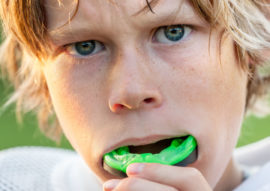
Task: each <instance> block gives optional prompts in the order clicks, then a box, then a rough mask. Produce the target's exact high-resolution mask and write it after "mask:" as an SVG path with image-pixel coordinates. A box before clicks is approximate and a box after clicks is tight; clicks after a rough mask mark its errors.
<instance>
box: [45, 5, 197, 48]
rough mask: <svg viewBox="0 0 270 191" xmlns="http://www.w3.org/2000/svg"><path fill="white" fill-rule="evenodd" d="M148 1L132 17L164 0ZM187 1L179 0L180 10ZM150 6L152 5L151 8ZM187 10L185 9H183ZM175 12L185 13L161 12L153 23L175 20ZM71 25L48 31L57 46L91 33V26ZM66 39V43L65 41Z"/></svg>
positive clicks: (184, 17)
mask: <svg viewBox="0 0 270 191" xmlns="http://www.w3.org/2000/svg"><path fill="white" fill-rule="evenodd" d="M146 2H148V3H149V5H148V4H146V5H145V6H144V7H143V8H142V9H140V10H139V11H137V12H135V13H134V14H132V15H131V17H141V16H142V17H143V16H144V15H145V14H148V13H149V11H150V12H152V11H154V10H153V9H152V8H153V7H155V6H157V5H159V4H161V3H162V2H163V1H162V0H161V1H160V0H151V1H149V0H146ZM185 2H187V1H186V0H179V7H178V10H179V9H181V7H182V5H183V4H185ZM149 6H150V7H151V9H152V11H151V9H150V8H149ZM188 6H189V7H190V6H191V5H189V4H188ZM183 11H185V10H183ZM175 14H183V12H182V11H176V10H175V11H173V12H167V13H164V14H162V16H161V17H160V15H159V14H157V15H156V16H157V17H156V19H155V21H153V22H152V23H155V22H164V21H166V20H170V18H172V19H171V20H173V19H174V18H175V17H176V15H175ZM191 18H194V17H193V15H191V16H190V15H182V16H181V20H182V21H185V20H190V19H191ZM70 27H71V25H70V23H68V25H65V26H62V27H59V28H57V29H53V30H49V31H48V35H49V37H50V38H51V40H52V42H53V44H55V45H56V46H57V45H59V44H64V43H65V44H68V42H65V41H64V40H63V39H69V43H72V41H74V42H75V41H82V39H81V38H80V37H81V36H87V35H89V31H91V30H89V26H84V25H82V26H80V27H78V28H73V29H72V30H71V28H70ZM77 33H80V34H81V35H80V37H77V36H76V35H75V34H77ZM63 41H64V43H63Z"/></svg>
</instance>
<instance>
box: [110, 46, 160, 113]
mask: <svg viewBox="0 0 270 191" xmlns="http://www.w3.org/2000/svg"><path fill="white" fill-rule="evenodd" d="M142 60H144V62H142ZM147 60H148V59H146V58H145V57H144V58H143V55H142V54H138V53H137V54H131V51H130V52H129V53H128V54H121V56H118V58H117V59H116V61H115V64H114V67H113V69H112V72H111V78H110V82H111V86H110V87H111V89H110V95H109V108H110V110H111V111H112V112H114V113H119V112H125V111H131V110H138V109H153V108H157V107H160V106H161V104H162V95H161V92H160V89H159V85H158V81H157V80H156V79H158V78H157V76H154V75H153V74H152V73H151V63H150V62H147Z"/></svg>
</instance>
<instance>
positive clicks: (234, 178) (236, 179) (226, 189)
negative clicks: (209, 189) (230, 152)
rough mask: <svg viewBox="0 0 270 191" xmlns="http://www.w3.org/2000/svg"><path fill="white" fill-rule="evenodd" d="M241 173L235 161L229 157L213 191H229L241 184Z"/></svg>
mask: <svg viewBox="0 0 270 191" xmlns="http://www.w3.org/2000/svg"><path fill="white" fill-rule="evenodd" d="M242 180H243V173H242V171H241V169H240V167H239V166H238V165H237V164H236V162H235V161H234V160H233V159H231V160H230V162H229V164H228V166H227V168H226V170H225V172H224V174H223V175H222V177H221V179H220V181H219V182H218V184H217V186H216V187H215V189H214V191H231V190H233V189H234V188H236V187H237V186H238V185H240V184H241V182H242Z"/></svg>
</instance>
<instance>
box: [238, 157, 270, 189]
mask: <svg viewBox="0 0 270 191" xmlns="http://www.w3.org/2000/svg"><path fill="white" fill-rule="evenodd" d="M269 190H270V162H268V163H266V164H265V165H264V166H263V167H261V168H260V169H259V170H258V171H257V172H256V173H255V174H253V175H252V176H250V177H249V178H248V179H247V180H246V181H244V182H243V183H242V184H241V185H240V186H238V187H237V188H236V189H235V190H234V191H269Z"/></svg>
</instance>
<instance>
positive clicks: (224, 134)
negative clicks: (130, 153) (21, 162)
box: [1, 0, 270, 191]
mask: <svg viewBox="0 0 270 191" xmlns="http://www.w3.org/2000/svg"><path fill="white" fill-rule="evenodd" d="M266 8H267V4H266V2H264V1H256V2H254V1H251V0H250V1H237V0H227V1H225V0H223V1H207V0H206V1H200V0H190V1H185V0H170V1H168V0H160V1H155V0H153V1H151V2H148V1H147V2H145V1H143V0H136V1H121V0H119V1H108V0H98V1H96V0H95V1H92V0H80V1H75V2H74V1H73V0H63V1H59V2H57V1H55V0H46V1H45V2H42V1H31V0H29V1H27V2H24V1H16V2H15V1H2V2H1V16H2V19H3V23H4V28H5V30H6V34H7V37H6V41H5V42H4V44H3V50H2V52H6V53H5V55H6V56H5V58H6V60H5V62H3V67H4V68H6V69H7V72H8V73H9V75H10V76H11V80H12V81H13V82H14V84H15V87H16V91H15V93H14V95H13V97H11V99H10V102H9V103H11V102H14V101H16V100H18V103H19V106H20V107H21V108H20V107H19V109H24V110H26V111H27V110H32V109H36V110H37V111H38V117H39V120H40V126H41V128H43V130H44V131H45V132H47V134H50V135H51V136H55V137H57V134H59V133H58V132H59V128H57V126H53V127H48V124H49V122H50V121H51V120H50V119H51V117H53V116H54V114H55V115H56V118H57V119H56V122H55V124H57V122H59V126H60V127H61V129H62V131H63V132H64V134H65V135H66V137H67V138H68V140H69V141H70V143H71V144H72V146H73V147H74V149H75V150H76V151H77V152H78V153H79V155H80V156H81V157H82V158H83V159H84V161H85V162H86V164H87V165H88V167H89V168H90V169H91V170H92V171H93V172H94V173H95V175H96V176H97V177H98V178H99V179H100V180H101V181H102V182H103V183H104V182H105V183H104V185H103V189H104V190H106V191H109V190H118V191H120V190H183V191H188V190H212V189H214V190H233V189H234V188H236V187H237V186H239V185H240V184H241V183H242V182H243V181H244V179H245V178H246V177H245V176H244V174H245V173H243V169H241V168H240V167H239V166H238V165H237V164H236V163H235V161H234V159H233V157H232V152H233V149H234V147H235V144H236V142H237V139H238V136H239V132H240V127H241V123H242V120H243V117H244V114H245V112H246V110H247V108H249V107H250V106H251V104H252V102H253V101H254V99H255V97H256V96H258V95H260V94H265V91H264V90H263V91H262V88H263V86H267V84H266V82H267V81H264V80H263V78H262V77H261V76H259V74H258V72H257V68H258V65H260V64H263V63H264V62H265V61H266V58H264V57H263V56H262V51H264V50H268V49H269V47H270V41H269V40H270V23H269V21H268V20H267V18H266ZM7 51H8V54H7ZM265 78H269V77H268V76H266V77H265ZM187 135H192V136H194V137H195V139H196V141H197V148H196V152H197V155H196V157H195V158H193V159H192V162H190V163H188V164H187V167H178V166H168V165H161V164H149V163H148V164H145V163H137V164H131V165H130V166H129V167H128V168H127V177H126V178H120V177H118V176H116V175H113V174H112V173H110V172H109V171H107V170H105V169H104V164H103V156H104V154H106V153H108V152H110V151H113V150H115V149H117V148H119V147H123V146H128V147H131V146H133V148H134V152H136V153H145V152H150V153H154V151H156V150H157V152H159V151H160V150H161V149H162V148H163V146H162V144H161V145H160V144H157V143H159V142H160V141H162V140H165V139H174V138H179V137H180V138H183V137H185V136H187ZM89 181H90V180H89ZM71 182H75V180H71Z"/></svg>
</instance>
